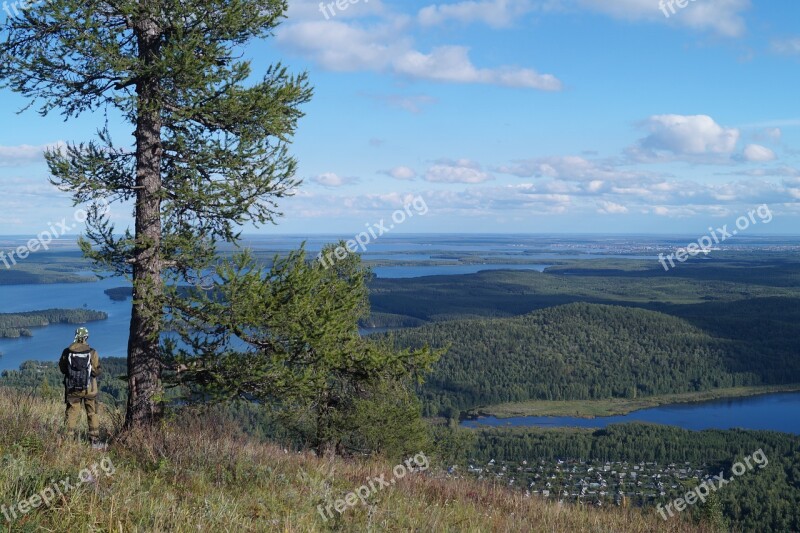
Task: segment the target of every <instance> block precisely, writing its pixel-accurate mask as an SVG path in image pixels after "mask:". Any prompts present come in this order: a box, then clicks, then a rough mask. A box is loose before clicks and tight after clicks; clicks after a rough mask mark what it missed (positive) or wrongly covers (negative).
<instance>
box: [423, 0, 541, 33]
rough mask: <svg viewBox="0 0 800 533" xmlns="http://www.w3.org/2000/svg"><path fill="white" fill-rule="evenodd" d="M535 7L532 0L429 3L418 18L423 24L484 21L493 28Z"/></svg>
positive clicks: (505, 23) (499, 26)
mask: <svg viewBox="0 0 800 533" xmlns="http://www.w3.org/2000/svg"><path fill="white" fill-rule="evenodd" d="M533 8H534V2H533V1H532V0H483V1H474V0H468V1H465V2H457V3H455V4H433V5H429V6H427V7H424V8H422V9H420V11H419V13H418V14H417V20H419V23H420V24H421V25H423V26H435V25H439V24H442V23H444V22H447V21H449V20H454V21H457V22H461V23H471V22H482V23H484V24H487V25H488V26H491V27H492V28H505V27H507V26H510V25H511V24H512V23H513V22H514V21H515V20H517V19H518V18H519V17H520V16H522V15H524V14H526V13H528V12H530V11H531V10H533Z"/></svg>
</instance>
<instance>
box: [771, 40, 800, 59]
mask: <svg viewBox="0 0 800 533" xmlns="http://www.w3.org/2000/svg"><path fill="white" fill-rule="evenodd" d="M772 49H773V50H774V51H775V52H777V53H779V54H786V55H800V37H792V38H789V39H776V40H774V41H772Z"/></svg>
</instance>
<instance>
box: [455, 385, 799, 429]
mask: <svg viewBox="0 0 800 533" xmlns="http://www.w3.org/2000/svg"><path fill="white" fill-rule="evenodd" d="M624 422H651V423H654V424H664V425H668V426H679V427H682V428H684V429H691V430H696V431H698V430H703V429H731V428H746V429H767V430H773V431H782V432H785V433H794V434H795V435H800V392H781V393H775V394H765V395H760V396H748V397H744V398H729V399H719V400H712V401H708V402H699V403H682V404H673V405H662V406H660V407H652V408H649V409H642V410H640V411H634V412H632V413H628V414H627V415H618V416H603V417H597V418H574V417H568V416H553V417H550V416H524V417H515V418H495V417H481V418H478V419H476V420H466V421H464V422H462V425H463V426H465V427H478V426H492V427H509V426H516V427H525V426H536V427H564V426H569V427H581V428H604V427H606V426H608V425H609V424H620V423H624Z"/></svg>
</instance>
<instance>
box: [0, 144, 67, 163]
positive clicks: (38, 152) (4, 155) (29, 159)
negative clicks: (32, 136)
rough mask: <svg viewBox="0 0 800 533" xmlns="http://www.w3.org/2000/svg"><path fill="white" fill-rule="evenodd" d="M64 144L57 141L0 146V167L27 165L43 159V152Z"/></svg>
mask: <svg viewBox="0 0 800 533" xmlns="http://www.w3.org/2000/svg"><path fill="white" fill-rule="evenodd" d="M63 146H65V145H64V143H63V142H61V141H58V142H55V143H50V144H42V145H39V146H32V145H30V144H20V145H18V146H0V167H14V166H22V165H29V164H31V163H38V162H41V161H44V152H45V151H46V150H49V149H53V148H61V147H63Z"/></svg>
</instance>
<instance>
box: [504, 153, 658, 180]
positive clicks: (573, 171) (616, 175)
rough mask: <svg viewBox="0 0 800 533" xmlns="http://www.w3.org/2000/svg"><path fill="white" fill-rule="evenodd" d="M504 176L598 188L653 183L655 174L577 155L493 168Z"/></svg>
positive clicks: (543, 158)
mask: <svg viewBox="0 0 800 533" xmlns="http://www.w3.org/2000/svg"><path fill="white" fill-rule="evenodd" d="M495 170H496V171H497V172H501V173H503V174H511V175H513V176H517V177H520V178H534V177H535V178H553V179H560V180H572V181H589V182H592V187H594V188H598V187H600V186H602V184H603V183H604V182H605V181H611V182H620V181H625V180H634V181H638V180H645V181H649V180H653V179H657V177H658V176H657V175H655V174H653V173H650V172H641V171H633V170H627V169H622V168H620V167H619V166H616V165H614V164H612V163H610V162H603V161H592V160H589V159H586V158H583V157H580V156H563V157H538V158H533V159H525V160H520V161H515V162H514V163H513V164H510V165H502V166H500V167H497V168H496V169H495Z"/></svg>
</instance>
